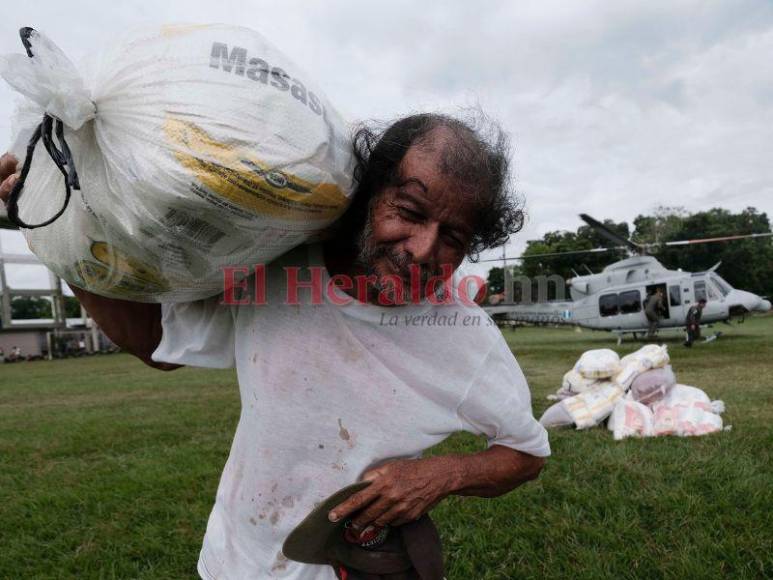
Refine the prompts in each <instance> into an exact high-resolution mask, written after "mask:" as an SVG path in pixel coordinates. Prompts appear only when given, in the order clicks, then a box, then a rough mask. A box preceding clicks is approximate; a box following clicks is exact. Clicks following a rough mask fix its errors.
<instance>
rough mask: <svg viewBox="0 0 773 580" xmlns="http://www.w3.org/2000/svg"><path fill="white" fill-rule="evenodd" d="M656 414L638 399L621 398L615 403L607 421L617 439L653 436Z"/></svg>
mask: <svg viewBox="0 0 773 580" xmlns="http://www.w3.org/2000/svg"><path fill="white" fill-rule="evenodd" d="M653 421H654V416H653V414H652V411H651V410H650V409H649V407H647V406H646V405H643V404H641V403H639V402H637V401H631V400H628V399H620V400H618V401H617V403H616V404H615V408H614V409H613V410H612V414H611V415H610V416H609V421H608V422H607V429H609V430H610V431H612V434H613V437H614V438H615V440H616V441H620V440H621V439H625V438H626V437H651V436H652V434H653Z"/></svg>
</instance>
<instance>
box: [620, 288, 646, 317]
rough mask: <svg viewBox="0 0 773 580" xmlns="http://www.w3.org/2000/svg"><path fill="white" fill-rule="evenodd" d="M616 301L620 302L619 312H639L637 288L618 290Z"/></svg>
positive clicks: (639, 301)
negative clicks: (626, 290) (624, 290)
mask: <svg viewBox="0 0 773 580" xmlns="http://www.w3.org/2000/svg"><path fill="white" fill-rule="evenodd" d="M618 303H619V304H620V314H630V313H632V312H641V294H639V291H638V290H629V291H628V292H620V295H619V296H618Z"/></svg>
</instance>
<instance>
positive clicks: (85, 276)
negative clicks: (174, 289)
mask: <svg viewBox="0 0 773 580" xmlns="http://www.w3.org/2000/svg"><path fill="white" fill-rule="evenodd" d="M90 249H91V255H92V256H93V257H94V258H95V259H96V261H92V260H79V261H78V262H77V264H76V265H75V269H76V271H77V273H78V275H80V277H81V279H82V280H83V282H84V283H85V284H86V285H87V286H88V288H93V289H101V290H105V291H110V292H113V293H115V294H125V295H127V296H130V295H133V294H137V293H141V294H142V293H146V294H153V293H158V292H166V291H168V290H169V284H168V282H167V281H166V280H165V279H164V277H163V276H162V275H161V273H160V272H158V271H157V270H156V269H155V268H151V267H150V266H148V265H147V264H144V263H143V262H141V261H140V260H138V259H136V258H133V257H131V256H128V255H126V254H125V253H123V252H121V251H119V250H116V249H115V248H114V247H112V246H111V245H110V244H108V243H106V242H92V244H91V248H90Z"/></svg>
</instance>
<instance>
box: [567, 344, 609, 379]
mask: <svg viewBox="0 0 773 580" xmlns="http://www.w3.org/2000/svg"><path fill="white" fill-rule="evenodd" d="M574 370H576V371H577V372H578V373H580V374H581V375H582V376H583V377H585V378H587V379H604V378H608V377H611V376H613V375H615V374H617V373H618V372H619V370H620V357H619V356H618V355H617V353H616V352H615V351H613V350H610V349H608V348H600V349H596V350H588V351H585V352H584V353H583V354H582V356H581V357H580V359H579V360H578V361H577V363H576V364H575V365H574Z"/></svg>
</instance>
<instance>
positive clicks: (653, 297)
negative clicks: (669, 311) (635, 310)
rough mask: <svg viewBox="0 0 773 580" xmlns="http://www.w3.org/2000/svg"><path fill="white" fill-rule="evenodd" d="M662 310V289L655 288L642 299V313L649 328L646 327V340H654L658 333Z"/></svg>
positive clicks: (663, 308)
mask: <svg viewBox="0 0 773 580" xmlns="http://www.w3.org/2000/svg"><path fill="white" fill-rule="evenodd" d="M664 310H665V307H664V305H663V290H662V289H661V288H657V289H656V290H655V292H653V293H651V294H650V295H649V296H647V299H646V300H645V301H644V315H645V316H646V317H647V322H648V323H649V328H648V329H647V339H648V340H654V339H655V337H656V336H657V335H658V327H659V326H660V319H661V318H662V317H663V313H664Z"/></svg>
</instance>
